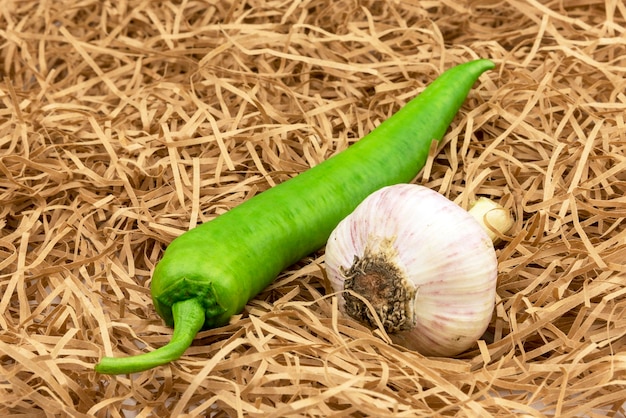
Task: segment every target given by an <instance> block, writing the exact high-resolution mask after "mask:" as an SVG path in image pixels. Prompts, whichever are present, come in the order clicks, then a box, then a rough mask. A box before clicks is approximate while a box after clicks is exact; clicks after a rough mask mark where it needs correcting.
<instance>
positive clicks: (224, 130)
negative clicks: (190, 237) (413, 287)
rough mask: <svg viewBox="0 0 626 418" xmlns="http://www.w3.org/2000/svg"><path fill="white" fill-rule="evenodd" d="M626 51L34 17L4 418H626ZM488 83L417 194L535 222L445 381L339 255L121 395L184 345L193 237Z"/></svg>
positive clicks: (572, 23)
mask: <svg viewBox="0 0 626 418" xmlns="http://www.w3.org/2000/svg"><path fill="white" fill-rule="evenodd" d="M624 33H626V9H625V8H624V5H623V2H620V1H617V0H594V1H591V0H579V1H577V2H573V3H571V4H570V3H566V2H557V1H544V2H538V1H534V0H502V1H497V2H494V1H491V0H472V1H468V2H462V4H461V3H460V2H454V1H449V0H441V1H438V0H437V1H435V0H434V1H422V2H400V1H393V0H385V1H360V2H357V1H353V0H339V1H326V0H322V1H311V0H303V1H300V2H278V1H272V0H270V1H264V2H260V1H252V0H250V1H245V0H244V1H233V2H204V1H191V2H172V1H164V2H141V1H135V0H132V1H129V2H117V3H109V2H94V1H87V2H82V3H80V4H76V3H68V2H64V1H60V2H53V3H51V2H45V3H42V2H36V1H32V0H27V1H21V2H6V4H5V5H4V6H3V10H2V13H0V41H1V42H0V399H2V402H1V404H0V412H2V413H4V414H5V415H7V416H77V417H79V416H95V417H109V416H110V417H131V416H177V415H180V416H190V417H191V416H213V417H226V416H229V417H232V416H253V417H254V416H259V417H261V416H262V417H286V416H290V417H295V416H376V417H391V416H393V417H405V416H406V417H433V416H481V417H483V416H502V417H505V416H528V417H531V416H532V417H546V416H559V417H582V416H587V417H594V416H614V417H620V416H622V417H623V416H624V415H626V406H625V405H624V396H623V393H624V390H625V388H626V325H625V324H626V264H625V261H624V260H626V228H625V227H624V219H625V218H626V199H625V198H624V195H625V194H626V175H625V174H624V173H626V170H625V169H626V158H625V157H624V156H625V155H626V123H625V121H624V115H626V95H625V94H624V89H625V87H626V81H625V80H626V77H625V73H626V51H625V43H624ZM478 57H484V58H491V59H492V60H494V61H495V62H496V63H497V69H496V70H494V71H491V72H488V73H486V74H484V75H483V76H482V77H481V79H480V81H479V82H478V83H477V84H476V85H475V87H474V89H473V90H472V92H471V93H470V96H469V98H468V100H467V102H466V103H465V105H464V107H463V109H462V110H461V112H460V113H459V115H458V117H457V118H456V119H455V121H454V122H453V125H452V126H451V128H450V130H449V132H448V134H447V135H446V137H445V139H444V140H443V141H442V143H441V144H439V146H438V147H437V150H435V147H433V149H432V150H431V153H430V159H429V162H428V165H427V169H426V170H424V171H423V172H422V173H421V174H420V176H418V178H417V181H419V182H420V183H422V184H424V185H426V186H428V187H430V188H432V189H434V190H437V191H438V192H440V193H442V194H444V195H446V196H447V197H448V198H450V199H452V200H455V201H457V202H458V203H460V204H462V205H463V204H464V203H467V202H469V201H471V200H472V199H473V198H475V197H476V196H477V195H488V196H490V197H491V198H494V199H496V200H498V201H500V202H501V203H502V204H503V205H505V206H506V207H508V208H509V209H511V211H512V212H513V213H514V215H515V218H516V224H515V226H514V230H513V231H512V232H511V233H510V237H509V238H508V239H507V240H504V241H503V242H501V243H500V244H499V246H498V259H499V266H500V274H499V282H498V295H497V306H496V309H495V313H494V317H493V319H492V324H491V326H490V327H489V329H488V331H487V333H486V334H485V335H484V337H483V339H482V340H481V341H479V342H478V343H477V345H476V347H475V348H473V349H471V350H469V351H468V352H466V353H464V354H462V355H460V356H458V357H457V358H454V359H442V358H425V357H423V356H421V355H419V354H416V353H413V352H410V351H407V350H405V349H403V348H402V347H397V346H393V345H390V344H389V343H388V341H389V339H388V336H386V335H385V333H384V331H383V330H370V329H367V328H365V327H363V326H361V325H359V324H357V323H355V322H353V321H351V320H349V319H347V318H344V317H343V316H342V315H340V313H339V312H338V309H337V300H336V297H337V295H333V294H331V293H329V288H328V286H326V285H325V278H324V273H323V267H324V255H323V251H320V252H319V253H317V254H312V255H311V257H309V258H307V259H305V260H302V261H301V262H300V263H298V264H297V265H295V266H293V268H291V269H289V270H288V271H285V272H284V273H283V274H281V276H280V277H278V278H277V280H276V281H275V282H274V283H273V284H272V285H271V286H269V287H268V288H267V289H266V290H265V291H264V292H263V293H262V294H260V295H259V296H258V297H257V298H255V299H254V300H253V301H251V302H250V303H249V304H248V306H247V308H246V311H245V312H243V313H242V314H241V315H238V316H236V317H234V318H233V319H232V321H231V323H230V324H229V325H227V326H225V327H222V328H220V329H215V330H210V331H204V332H202V333H201V334H200V335H199V337H198V339H197V341H196V342H195V344H194V345H193V346H192V347H191V348H190V349H189V350H188V351H187V353H186V354H185V356H183V358H181V360H180V361H177V362H175V363H173V364H171V365H168V366H164V367H160V368H158V369H155V370H151V371H147V372H144V373H138V374H135V375H132V376H115V377H111V376H100V375H97V374H95V373H94V372H93V365H94V364H95V363H96V362H97V360H98V359H99V358H100V357H101V356H102V355H105V354H106V355H113V354H115V355H124V354H129V355H130V354H136V353H140V352H144V351H146V350H148V349H152V348H156V347H160V346H162V345H164V344H165V343H166V342H167V341H168V340H169V336H170V335H171V329H169V328H168V327H166V326H165V325H164V324H163V323H162V321H161V319H160V318H158V316H157V315H156V313H155V312H154V310H153V307H152V303H151V300H150V293H149V284H150V275H151V272H152V269H153V268H154V265H155V263H156V262H157V261H158V260H159V258H160V255H161V254H162V251H163V249H164V248H165V246H166V245H167V243H169V242H170V241H171V240H172V239H173V238H174V237H175V236H177V235H179V234H181V233H183V232H184V231H186V230H188V229H189V228H191V227H193V226H195V225H197V224H199V223H202V222H207V221H209V220H211V219H213V218H214V217H216V216H218V215H219V214H221V213H224V212H225V211H227V210H229V209H231V208H233V207H235V206H236V205H238V204H239V203H241V202H242V201H244V200H246V199H249V198H250V197H252V196H254V195H256V194H258V193H260V192H262V191H263V190H266V189H268V188H269V187H272V186H273V185H275V184H278V183H280V182H281V181H284V180H286V179H288V178H290V177H292V176H294V175H296V174H297V173H299V172H301V171H303V170H305V169H306V168H308V167H310V166H313V165H315V164H317V163H319V162H320V161H323V160H324V159H326V158H328V157H329V156H331V155H333V154H335V153H337V152H339V151H341V150H343V149H345V148H346V147H347V146H349V144H351V143H353V142H355V141H357V140H358V139H359V138H361V137H362V136H364V135H365V134H366V133H368V132H369V131H370V130H371V129H373V128H374V127H375V126H376V125H378V124H379V123H380V122H381V121H382V120H384V119H386V118H387V117H388V116H389V115H391V114H392V113H393V112H394V111H396V110H397V109H398V108H399V107H400V106H401V105H402V104H404V103H405V102H406V101H408V100H409V99H410V98H412V97H414V96H415V95H416V94H418V93H419V92H420V91H421V90H422V89H423V88H424V86H425V85H426V84H427V83H429V82H430V81H432V80H433V79H434V78H435V77H436V76H437V75H438V74H440V73H441V72H442V71H443V70H444V69H446V68H449V67H451V66H452V65H454V64H458V63H461V62H465V61H468V60H470V59H473V58H478ZM435 151H438V152H435Z"/></svg>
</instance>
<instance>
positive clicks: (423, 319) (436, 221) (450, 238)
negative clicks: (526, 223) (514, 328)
mask: <svg viewBox="0 0 626 418" xmlns="http://www.w3.org/2000/svg"><path fill="white" fill-rule="evenodd" d="M355 264H356V266H355ZM359 265H360V266H361V267H363V266H366V267H365V268H364V269H363V268H361V269H360V270H359V268H360V267H359ZM372 265H379V266H380V265H382V266H383V267H377V268H372V267H371V266H372ZM389 266H390V268H388V267H389ZM326 269H327V273H328V277H329V279H330V283H331V285H332V287H333V290H334V291H335V292H343V291H344V284H346V283H351V286H352V290H353V291H355V290H354V280H358V281H359V282H360V283H362V286H357V287H359V288H360V289H361V290H362V293H361V292H360V291H359V292H357V293H359V294H361V295H362V297H364V298H365V299H367V300H368V302H370V304H371V305H374V308H375V309H376V312H377V314H378V316H379V317H382V318H381V319H382V320H383V322H384V323H385V325H384V326H385V329H386V330H387V331H388V333H389V335H390V337H391V338H392V339H393V340H394V342H396V343H398V344H401V345H403V346H405V347H407V348H410V349H413V350H417V351H419V352H420V353H422V354H425V355H435V356H453V355H456V354H459V353H461V352H463V351H465V350H466V349H468V348H469V347H471V346H472V345H473V344H475V342H476V341H477V340H478V339H479V338H480V337H481V336H482V334H483V333H484V331H485V330H486V328H487V326H488V325H489V321H490V319H491V316H492V313H493V309H494V304H495V291H496V281H497V258H496V254H495V250H494V248H493V243H492V241H491V239H490V237H489V236H488V235H487V233H486V232H485V230H484V228H483V227H482V226H481V225H480V224H479V223H478V222H477V221H476V220H475V219H474V218H473V217H472V216H471V215H470V214H469V213H468V212H467V211H465V210H464V209H462V208H461V207H459V206H458V205H456V204H454V203H453V202H451V201H449V200H448V199H446V198H445V197H444V196H442V195H441V194H439V193H437V192H435V191H433V190H430V189H428V188H426V187H422V186H418V185H413V184H400V185H395V186H389V187H385V188H383V189H380V190H379V191H377V192H375V193H373V194H372V195H370V196H369V197H368V198H367V199H365V200H364V201H363V202H362V203H361V204H360V205H359V206H358V207H357V208H356V209H355V211H354V212H353V213H352V214H351V215H349V216H348V217H347V218H345V219H344V220H343V221H342V222H341V223H340V224H339V225H338V226H337V228H336V229H335V230H334V231H333V232H332V234H331V236H330V238H329V240H328V243H327V246H326ZM368 269H369V270H370V272H371V271H377V272H380V271H389V270H390V271H391V272H390V274H386V273H384V274H382V276H389V277H396V278H395V279H393V280H394V283H396V284H394V285H393V289H390V288H389V287H387V288H386V283H385V282H386V279H385V278H382V279H381V277H378V276H380V275H378V276H377V277H373V276H372V275H369V276H370V277H367V276H368V275H367V274H362V273H363V270H368ZM359 272H360V273H359ZM354 276H359V277H358V278H357V279H355V278H354ZM364 277H365V278H364ZM351 278H352V281H346V279H348V280H351ZM398 282H401V283H402V285H401V286H400V287H403V289H402V292H404V293H406V295H408V296H407V297H408V298H409V299H407V300H404V301H398V300H395V299H397V298H396V296H393V297H392V299H394V300H395V302H391V303H389V302H385V301H381V300H379V299H381V298H380V297H379V296H380V295H381V294H383V293H385V291H387V293H389V294H392V293H394V292H395V291H396V290H397V286H398V285H397V283H398ZM368 287H369V290H367V289H366V288H368ZM402 292H400V293H402ZM349 293H350V292H344V295H343V297H342V296H340V297H339V300H340V308H341V309H342V310H343V311H344V312H346V313H348V314H349V315H351V316H353V317H354V316H356V317H357V318H356V319H359V320H361V321H364V322H370V325H372V326H375V324H374V323H372V321H371V318H366V317H363V315H364V313H363V309H365V311H367V312H369V310H368V309H367V307H366V305H365V304H362V305H361V306H360V308H358V305H359V302H358V300H359V299H358V298H355V297H352V298H351V299H350V297H349V296H347V298H348V300H351V301H352V302H349V303H348V305H346V299H345V298H346V295H347V294H349ZM355 307H356V308H355ZM359 316H360V317H359ZM400 318H404V319H400ZM402 321H404V322H402Z"/></svg>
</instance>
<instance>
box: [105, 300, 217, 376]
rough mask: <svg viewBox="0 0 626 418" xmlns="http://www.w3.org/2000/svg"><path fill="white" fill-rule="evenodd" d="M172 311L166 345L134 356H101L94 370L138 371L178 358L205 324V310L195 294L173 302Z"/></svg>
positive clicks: (109, 372) (122, 372) (107, 372)
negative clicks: (172, 324)
mask: <svg viewBox="0 0 626 418" xmlns="http://www.w3.org/2000/svg"><path fill="white" fill-rule="evenodd" d="M172 314H173V317H174V333H173V334H172V339H171V340H170V342H169V343H168V344H167V345H165V346H163V347H161V348H158V349H157V350H154V351H151V352H149V353H145V354H140V355H138V356H133V357H122V358H118V357H103V358H102V359H101V360H100V363H98V364H97V365H96V367H95V370H96V372H98V373H103V374H125V373H138V372H142V371H144V370H148V369H151V368H153V367H156V366H161V365H163V364H167V363H169V362H171V361H174V360H177V359H178V358H180V356H182V355H183V353H184V352H185V350H186V349H187V348H189V346H190V345H191V342H192V341H193V339H194V338H195V336H196V334H197V333H198V331H200V329H201V328H202V326H203V325H204V320H205V312H204V308H203V307H202V304H201V302H200V300H198V299H197V298H194V299H187V300H183V301H180V302H176V303H174V304H173V305H172Z"/></svg>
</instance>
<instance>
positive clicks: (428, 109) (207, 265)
mask: <svg viewBox="0 0 626 418" xmlns="http://www.w3.org/2000/svg"><path fill="white" fill-rule="evenodd" d="M493 67H494V64H493V63H492V62H491V61H489V60H476V61H471V62H468V63H465V64H461V65H458V66H456V67H454V68H451V69H450V70H448V71H446V72H445V73H444V74H442V75H441V76H440V77H439V78H437V79H436V80H435V81H434V82H433V83H431V84H430V86H428V87H427V88H426V89H425V90H424V91H423V92H422V93H421V94H420V95H419V96H418V97H416V98H415V99H413V100H412V101H411V102H409V103H407V104H406V105H405V106H404V107H403V108H402V109H400V110H399V111H398V112H397V113H396V114H394V115H393V116H392V117H390V118H389V119H388V120H386V121H385V122H383V123H382V124H381V125H380V126H379V127H377V128H376V129H374V130H373V131H372V132H371V133H370V134H368V135H367V136H365V137H364V138H362V139H361V140H360V141H358V142H357V143H355V144H354V145H352V146H351V147H349V148H348V149H347V150H345V151H343V152H341V153H339V154H337V155H335V156H333V157H332V158H329V159H328V160H326V161H324V162H323V163H321V164H319V165H318V166H316V167H314V168H311V169H310V170H308V171H305V172H303V173H302V174H300V175H298V176H296V177H294V178H292V179H290V180H288V181H286V182H284V183H282V184H280V185H277V186H276V187H273V188H271V189H269V190H267V191H265V192H263V193H260V194H259V195H257V196H255V197H254V198H252V199H250V200H248V201H246V202H244V203H242V204H241V205H239V206H237V207H235V208H234V209H232V210H230V211H229V212H227V213H225V214H223V215H221V216H219V217H217V218H215V219H214V220H212V221H210V222H207V223H205V224H202V225H200V226H198V227H196V228H194V229H192V230H190V231H188V232H186V233H184V234H183V235H181V236H180V237H178V238H176V239H175V240H174V241H172V243H171V244H170V245H169V246H168V248H167V249H166V251H165V252H164V254H163V258H162V259H161V261H160V262H159V263H158V264H157V266H156V268H155V270H154V274H153V278H152V285H151V292H152V299H153V302H154V306H155V308H156V311H157V313H158V314H159V315H161V317H163V319H164V320H165V322H166V323H167V324H168V325H170V326H174V334H173V335H172V339H171V342H170V343H169V344H167V345H165V346H164V347H161V348H159V349H157V350H155V351H152V352H149V353H145V354H141V355H138V356H134V357H124V358H113V357H104V358H102V360H101V361H100V363H99V364H98V365H96V367H95V370H96V371H97V372H99V373H107V374H120V373H134V372H139V371H143V370H147V369H150V368H152V367H156V366H159V365H163V364H166V363H168V362H170V361H173V360H176V359H178V358H179V357H180V356H181V355H182V354H183V353H184V351H185V350H186V349H187V348H188V347H189V346H190V345H191V342H192V340H193V339H194V337H195V335H196V333H197V332H198V331H199V330H201V329H203V328H211V327H218V326H221V325H225V324H227V323H228V321H229V318H230V317H231V316H232V315H233V314H237V313H239V312H241V311H242V310H243V308H244V306H245V305H246V303H247V302H248V301H249V300H250V299H251V298H252V297H254V296H255V295H256V294H258V293H259V292H260V291H261V290H263V289H264V288H265V287H266V286H267V285H269V284H270V283H271V282H272V281H273V280H274V279H275V278H276V276H277V275H278V274H279V273H280V272H281V271H282V270H284V269H285V268H287V267H289V266H290V265H292V264H293V263H295V262H297V261H298V260H300V259H301V258H302V257H304V256H306V255H307V254H310V253H312V252H314V251H316V250H318V249H320V248H321V247H322V246H323V245H324V244H325V243H326V240H327V239H328V236H329V235H330V233H331V232H332V230H333V229H334V228H335V226H337V224H338V223H339V221H341V220H342V219H343V218H344V217H346V216H347V215H348V214H350V213H351V212H352V211H353V210H354V208H355V207H356V206H357V205H358V204H359V203H360V202H361V201H362V200H363V199H365V198H366V197H367V196H368V195H370V194H371V193H373V192H374V191H376V190H378V189H380V188H382V187H384V186H388V185H392V184H397V183H407V182H410V181H411V180H412V179H413V178H414V177H415V176H416V175H417V174H418V172H419V171H420V170H421V169H422V167H423V166H424V164H425V162H426V158H427V157H428V151H429V148H430V144H431V141H432V140H433V139H436V140H440V139H441V138H442V137H443V135H444V134H445V132H446V130H447V128H448V126H449V125H450V123H451V122H452V119H453V118H454V116H455V115H456V113H457V112H458V110H459V108H460V107H461V105H462V104H463V101H464V100H465V98H466V97H467V94H468V93H469V90H470V89H471V87H472V85H473V84H474V82H475V81H476V80H477V79H478V77H479V76H480V75H481V74H482V73H483V72H484V71H486V70H489V69H492V68H493Z"/></svg>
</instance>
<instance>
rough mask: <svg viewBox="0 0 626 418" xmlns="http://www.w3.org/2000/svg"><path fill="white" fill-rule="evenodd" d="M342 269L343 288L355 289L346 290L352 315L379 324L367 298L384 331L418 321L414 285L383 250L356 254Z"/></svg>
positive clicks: (403, 328)
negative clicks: (346, 266)
mask: <svg viewBox="0 0 626 418" xmlns="http://www.w3.org/2000/svg"><path fill="white" fill-rule="evenodd" d="M343 273H344V276H345V281H344V290H345V291H352V292H353V293H351V292H344V300H345V312H346V313H347V314H348V315H350V316H351V317H352V318H354V319H356V320H358V321H360V322H362V323H366V324H369V325H370V326H372V327H376V319H375V317H374V314H373V312H372V311H371V309H370V308H369V307H368V305H367V304H366V303H365V302H364V301H363V299H365V300H367V301H368V302H369V304H370V305H371V306H372V307H373V309H374V311H376V315H378V318H379V319H380V321H381V322H382V325H383V327H384V328H385V331H387V332H398V331H402V330H406V329H410V328H412V327H413V326H414V325H415V317H414V316H415V315H414V309H413V304H414V299H415V292H416V288H415V285H413V284H412V283H410V282H409V281H408V280H407V279H406V278H404V277H403V276H402V273H401V270H400V269H399V268H398V267H397V266H395V265H394V263H393V262H392V261H390V260H389V259H388V257H386V256H385V253H384V252H382V253H377V254H374V253H372V252H370V251H367V252H366V254H365V255H364V256H363V257H357V256H355V257H354V263H353V264H352V266H351V267H350V268H349V269H347V271H344V272H343ZM354 294H358V295H360V296H361V297H358V296H355V295H354Z"/></svg>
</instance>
